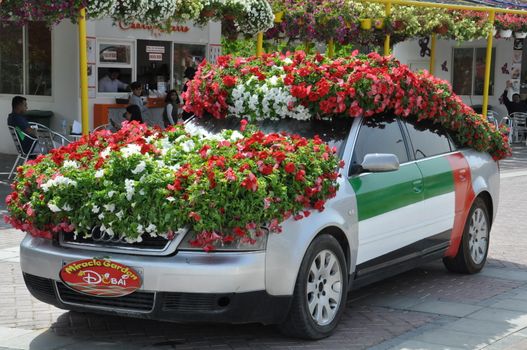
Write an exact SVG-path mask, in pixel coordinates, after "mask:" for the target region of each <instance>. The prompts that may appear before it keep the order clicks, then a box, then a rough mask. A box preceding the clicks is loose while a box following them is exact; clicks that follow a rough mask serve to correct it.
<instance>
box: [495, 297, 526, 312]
mask: <svg viewBox="0 0 527 350" xmlns="http://www.w3.org/2000/svg"><path fill="white" fill-rule="evenodd" d="M491 307H493V308H497V309H505V310H511V311H525V312H527V300H516V299H504V300H500V301H498V302H497V303H494V304H492V305H491Z"/></svg>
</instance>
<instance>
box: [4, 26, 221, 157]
mask: <svg viewBox="0 0 527 350" xmlns="http://www.w3.org/2000/svg"><path fill="white" fill-rule="evenodd" d="M188 27H189V28H190V30H189V31H188V32H186V33H181V32H173V33H170V34H161V33H153V32H152V31H150V30H143V29H133V30H126V31H125V30H122V29H120V28H119V27H118V26H115V25H113V24H112V22H111V20H102V21H89V22H88V23H87V28H86V29H87V35H88V36H92V37H97V38H106V39H118V40H119V39H130V40H135V39H150V40H167V41H173V42H178V43H188V44H207V43H213V44H220V43H221V40H220V39H221V27H220V24H219V23H211V24H210V25H209V26H205V27H204V28H197V27H192V26H190V25H189V26H188ZM78 52H79V50H78V30H77V26H76V25H73V24H71V23H70V22H68V21H64V22H62V23H61V24H59V25H58V26H56V27H54V28H53V30H52V79H53V81H52V84H53V96H52V97H38V96H26V97H27V99H28V106H29V109H40V110H51V111H53V113H54V114H55V116H54V117H53V119H52V124H51V126H52V128H53V129H55V130H58V131H60V130H61V123H62V120H64V119H65V120H66V121H67V122H68V124H69V125H71V124H72V123H73V121H74V120H77V121H79V122H80V120H81V117H80V92H79V89H80V83H79V67H78V65H79V64H78V62H79V54H78ZM134 56H135V55H134ZM134 60H135V57H134ZM0 79H2V77H0ZM123 95H124V97H126V94H115V95H111V96H108V95H106V96H103V97H101V96H96V98H93V99H90V100H89V114H90V128H91V127H92V126H93V105H94V104H95V103H115V97H120V96H123ZM12 98H13V95H2V94H0V113H1V114H2V115H3V116H4V121H3V122H2V123H0V153H11V154H15V153H16V149H15V147H14V145H13V141H12V139H11V135H10V134H9V130H8V129H7V115H8V114H9V113H11V99H12Z"/></svg>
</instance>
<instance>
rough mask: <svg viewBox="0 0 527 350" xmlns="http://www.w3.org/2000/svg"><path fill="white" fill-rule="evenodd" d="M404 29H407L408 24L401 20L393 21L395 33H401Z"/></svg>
mask: <svg viewBox="0 0 527 350" xmlns="http://www.w3.org/2000/svg"><path fill="white" fill-rule="evenodd" d="M404 28H406V23H405V22H404V21H401V20H396V21H393V30H395V31H401V30H403V29H404Z"/></svg>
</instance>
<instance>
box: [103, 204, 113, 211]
mask: <svg viewBox="0 0 527 350" xmlns="http://www.w3.org/2000/svg"><path fill="white" fill-rule="evenodd" d="M104 209H106V211H109V212H110V213H113V212H114V211H115V204H113V203H110V204H105V205H104Z"/></svg>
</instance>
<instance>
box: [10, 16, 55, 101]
mask: <svg viewBox="0 0 527 350" xmlns="http://www.w3.org/2000/svg"><path fill="white" fill-rule="evenodd" d="M51 51H52V49H51V31H50V30H49V29H48V27H47V26H46V24H45V23H43V22H31V23H30V24H28V25H27V26H25V27H20V26H18V25H16V24H14V23H10V22H2V23H0V77H2V79H0V94H23V95H37V96H51V82H52V75H51V66H52V64H51Z"/></svg>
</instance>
